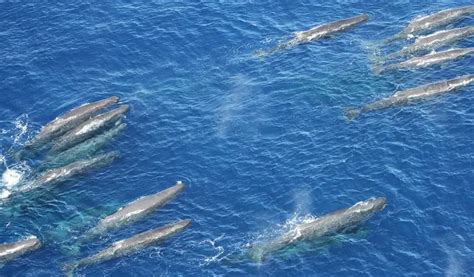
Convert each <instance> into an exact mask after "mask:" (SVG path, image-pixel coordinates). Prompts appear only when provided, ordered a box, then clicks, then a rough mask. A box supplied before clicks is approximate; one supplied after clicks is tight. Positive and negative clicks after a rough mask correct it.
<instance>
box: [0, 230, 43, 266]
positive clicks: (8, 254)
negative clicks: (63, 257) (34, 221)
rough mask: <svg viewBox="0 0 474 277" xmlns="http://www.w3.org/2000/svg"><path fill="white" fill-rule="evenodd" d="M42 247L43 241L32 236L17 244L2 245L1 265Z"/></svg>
mask: <svg viewBox="0 0 474 277" xmlns="http://www.w3.org/2000/svg"><path fill="white" fill-rule="evenodd" d="M40 247H41V241H40V240H39V239H38V238H37V237H35V236H30V237H27V238H25V239H22V240H18V241H16V242H11V243H4V244H0V264H4V263H7V262H9V261H11V260H13V259H15V258H18V257H20V256H22V255H25V254H27V253H29V252H31V251H34V250H36V249H38V248H40Z"/></svg>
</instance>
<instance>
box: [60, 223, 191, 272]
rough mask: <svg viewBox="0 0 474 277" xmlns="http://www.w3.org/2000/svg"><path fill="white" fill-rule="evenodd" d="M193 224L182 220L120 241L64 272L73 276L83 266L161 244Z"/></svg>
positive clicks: (69, 266)
mask: <svg viewBox="0 0 474 277" xmlns="http://www.w3.org/2000/svg"><path fill="white" fill-rule="evenodd" d="M190 224H191V220H190V219H186V220H181V221H178V222H175V223H172V224H169V225H166V226H164V227H161V228H157V229H152V230H149V231H146V232H143V233H140V234H137V235H134V236H132V237H130V238H128V239H124V240H120V241H117V242H115V243H113V244H112V246H110V247H108V248H106V249H104V250H102V251H100V252H99V253H97V254H95V255H93V256H90V257H87V258H84V259H82V260H79V261H78V262H75V263H71V264H66V265H65V266H64V271H65V273H66V275H72V273H73V271H74V270H75V269H76V268H78V267H82V266H88V265H91V264H97V263H101V262H105V261H108V260H111V259H114V258H118V257H121V256H125V255H128V254H131V253H134V252H137V251H139V250H141V249H143V248H145V247H147V246H149V245H152V244H156V243H158V242H161V241H163V240H165V239H167V238H169V237H170V236H173V235H175V234H176V233H179V232H181V231H183V230H184V229H186V228H187V227H188V226H189V225H190Z"/></svg>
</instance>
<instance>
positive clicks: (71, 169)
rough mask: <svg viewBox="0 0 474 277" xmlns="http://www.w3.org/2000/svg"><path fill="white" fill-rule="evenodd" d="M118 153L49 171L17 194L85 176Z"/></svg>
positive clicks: (101, 155) (110, 160)
mask: <svg viewBox="0 0 474 277" xmlns="http://www.w3.org/2000/svg"><path fill="white" fill-rule="evenodd" d="M118 156H119V155H118V153H117V152H109V153H105V154H100V155H97V156H94V157H92V158H89V159H85V160H79V161H75V162H73V163H71V164H68V165H66V166H63V167H59V168H54V169H50V170H47V171H46V172H44V173H42V174H41V175H39V176H38V177H37V178H36V179H34V180H32V181H29V182H27V183H26V184H24V185H22V186H20V187H19V188H18V189H16V190H15V192H27V191H30V190H33V189H35V188H38V187H44V186H46V185H51V184H56V183H59V182H62V181H64V180H66V179H68V178H72V177H74V176H77V175H79V174H83V173H85V172H87V171H89V170H92V169H94V168H97V167H100V166H105V165H107V164H109V163H111V162H112V161H113V160H115V159H116V158H117V157H118Z"/></svg>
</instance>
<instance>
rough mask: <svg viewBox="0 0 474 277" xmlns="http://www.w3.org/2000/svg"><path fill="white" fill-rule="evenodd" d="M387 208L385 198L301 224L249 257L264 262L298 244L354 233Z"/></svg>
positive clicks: (261, 245) (254, 247) (253, 249)
mask: <svg viewBox="0 0 474 277" xmlns="http://www.w3.org/2000/svg"><path fill="white" fill-rule="evenodd" d="M385 206H386V199H385V198H383V197H379V198H369V199H368V200H365V201H361V202H358V203H356V204H355V205H353V206H351V207H349V208H345V209H340V210H337V211H334V212H331V213H329V214H326V215H324V216H321V217H318V218H316V219H313V220H311V221H309V222H305V223H302V224H298V225H296V226H295V227H294V228H292V229H291V230H289V231H288V232H286V233H284V234H283V235H281V236H279V237H278V238H276V239H274V240H270V241H268V242H261V243H256V244H254V245H252V247H251V249H250V252H249V255H250V257H251V258H252V259H253V260H255V261H257V262H262V261H263V260H264V259H265V257H267V256H268V255H270V254H271V253H274V252H276V251H278V250H281V249H283V248H285V247H287V246H289V245H292V244H294V243H296V242H298V241H310V240H315V239H321V238H323V237H326V236H330V235H334V234H338V233H343V232H345V231H349V230H352V229H354V228H356V227H357V226H359V225H361V224H362V223H364V222H365V221H367V220H368V219H370V218H371V217H372V216H373V215H374V214H375V213H376V212H379V211H382V210H383V209H384V208H385Z"/></svg>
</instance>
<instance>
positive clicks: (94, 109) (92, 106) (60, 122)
mask: <svg viewBox="0 0 474 277" xmlns="http://www.w3.org/2000/svg"><path fill="white" fill-rule="evenodd" d="M118 100H119V98H118V97H117V96H112V97H109V98H106V99H103V100H100V101H96V102H92V103H86V104H84V105H82V106H79V107H77V108H74V109H72V110H70V111H69V112H67V113H65V114H63V115H60V116H58V117H56V118H55V119H54V120H53V121H51V122H50V123H48V124H46V125H45V126H43V127H42V128H41V130H40V132H39V133H38V134H37V135H36V137H35V138H34V139H33V140H32V141H30V142H28V143H27V144H26V146H25V147H26V148H36V147H38V146H39V145H40V144H44V143H47V142H49V141H50V140H51V139H53V138H56V137H59V136H61V135H62V134H64V133H66V132H67V131H69V130H71V129H72V128H74V127H76V126H77V125H79V124H81V123H82V122H84V121H86V120H87V119H89V118H90V117H92V116H94V115H95V114H96V113H98V112H99V111H100V110H102V109H104V108H106V107H108V106H110V105H112V104H115V103H117V102H118Z"/></svg>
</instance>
